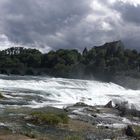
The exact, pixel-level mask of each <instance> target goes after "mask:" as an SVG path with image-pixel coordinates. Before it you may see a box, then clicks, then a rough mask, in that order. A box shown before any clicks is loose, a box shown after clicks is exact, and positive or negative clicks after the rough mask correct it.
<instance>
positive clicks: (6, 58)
mask: <svg viewBox="0 0 140 140" xmlns="http://www.w3.org/2000/svg"><path fill="white" fill-rule="evenodd" d="M139 71H140V53H139V52H138V51H137V50H130V49H125V47H124V45H123V43H122V42H121V41H115V42H110V43H105V44H104V45H102V46H98V47H97V46H94V47H93V48H91V49H89V50H88V49H87V48H85V49H84V50H83V52H82V53H80V52H78V50H76V49H73V50H69V49H59V50H56V51H53V50H52V51H50V52H48V53H41V52H40V51H39V50H37V49H31V48H28V49H27V48H23V47H12V48H8V49H6V50H2V51H0V73H1V74H8V75H9V74H16V75H50V76H56V77H68V78H69V77H70V78H76V77H77V78H79V77H81V78H83V77H90V76H97V77H102V76H103V75H104V76H108V77H109V76H112V75H114V74H117V73H124V72H125V73H126V72H128V73H129V74H130V73H133V75H135V74H136V73H139Z"/></svg>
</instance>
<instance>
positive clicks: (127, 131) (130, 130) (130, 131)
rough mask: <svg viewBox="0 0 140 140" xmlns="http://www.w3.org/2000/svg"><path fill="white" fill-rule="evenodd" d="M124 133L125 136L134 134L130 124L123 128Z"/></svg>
mask: <svg viewBox="0 0 140 140" xmlns="http://www.w3.org/2000/svg"><path fill="white" fill-rule="evenodd" d="M125 134H126V135H127V136H130V137H134V136H135V130H134V129H133V127H132V126H130V125H128V126H127V128H126V129H125Z"/></svg>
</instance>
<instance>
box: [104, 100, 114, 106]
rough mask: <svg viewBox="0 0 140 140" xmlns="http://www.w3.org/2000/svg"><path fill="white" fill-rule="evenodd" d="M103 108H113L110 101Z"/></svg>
mask: <svg viewBox="0 0 140 140" xmlns="http://www.w3.org/2000/svg"><path fill="white" fill-rule="evenodd" d="M104 107H107V108H113V105H112V101H109V102H108V103H107V104H106V105H105V106H104Z"/></svg>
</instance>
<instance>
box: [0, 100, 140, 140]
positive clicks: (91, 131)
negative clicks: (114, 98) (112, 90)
mask: <svg viewBox="0 0 140 140" xmlns="http://www.w3.org/2000/svg"><path fill="white" fill-rule="evenodd" d="M111 104H112V103H111V102H110V103H108V105H107V106H88V105H86V104H84V103H77V104H75V105H73V106H68V107H67V108H65V109H57V108H54V107H44V108H39V109H31V108H15V109H13V108H12V109H11V108H9V109H7V110H6V112H5V113H6V116H7V118H5V116H0V118H1V120H0V121H1V122H3V124H4V127H5V128H7V129H8V131H10V132H11V133H14V134H18V135H19V134H20V135H21V136H22V135H25V136H28V137H30V138H35V139H43V140H56V139H57V140H71V139H76V140H97V139H98V140H103V139H117V140H129V139H130V140H133V139H136V138H138V137H139V134H140V133H139V132H140V131H139V130H140V118H139V117H133V116H131V117H130V116H127V115H125V116H120V110H118V109H117V108H115V107H113V106H111ZM64 114H65V115H64ZM4 122H5V123H4ZM131 124H133V126H131ZM131 128H132V129H131ZM2 129H3V128H2ZM4 135H5V134H4V133H0V136H4ZM7 136H9V133H7ZM15 136H16V135H15ZM28 137H27V138H28ZM25 138H26V137H25ZM21 140H22V139H21ZM25 140H26V139H25Z"/></svg>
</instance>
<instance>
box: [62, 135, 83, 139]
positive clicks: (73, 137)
mask: <svg viewBox="0 0 140 140" xmlns="http://www.w3.org/2000/svg"><path fill="white" fill-rule="evenodd" d="M64 140H83V139H82V137H81V136H77V135H73V136H67V137H66V138H65V139H64Z"/></svg>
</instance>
